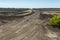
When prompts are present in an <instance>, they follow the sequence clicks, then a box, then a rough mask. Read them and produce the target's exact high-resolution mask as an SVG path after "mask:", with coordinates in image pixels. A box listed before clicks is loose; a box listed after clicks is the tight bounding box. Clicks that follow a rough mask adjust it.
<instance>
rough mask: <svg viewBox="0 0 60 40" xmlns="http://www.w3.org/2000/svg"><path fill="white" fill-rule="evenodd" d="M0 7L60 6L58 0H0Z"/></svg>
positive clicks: (59, 0)
mask: <svg viewBox="0 0 60 40" xmlns="http://www.w3.org/2000/svg"><path fill="white" fill-rule="evenodd" d="M0 8H60V0H0Z"/></svg>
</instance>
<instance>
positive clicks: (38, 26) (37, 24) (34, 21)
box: [0, 11, 60, 40]
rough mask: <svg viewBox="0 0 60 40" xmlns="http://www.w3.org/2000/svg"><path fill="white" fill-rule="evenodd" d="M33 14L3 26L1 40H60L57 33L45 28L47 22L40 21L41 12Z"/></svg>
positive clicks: (0, 31) (0, 33)
mask: <svg viewBox="0 0 60 40" xmlns="http://www.w3.org/2000/svg"><path fill="white" fill-rule="evenodd" d="M33 12H34V13H32V14H31V15H27V16H24V17H22V18H21V17H20V18H16V19H14V20H12V21H10V22H8V23H6V24H4V25H1V26H0V40H60V39H59V38H58V35H57V34H56V33H54V32H53V31H51V30H49V29H47V28H46V27H45V26H44V25H45V23H46V21H47V20H46V19H44V20H43V19H40V17H41V15H40V12H39V11H33ZM42 16H43V15H42Z"/></svg>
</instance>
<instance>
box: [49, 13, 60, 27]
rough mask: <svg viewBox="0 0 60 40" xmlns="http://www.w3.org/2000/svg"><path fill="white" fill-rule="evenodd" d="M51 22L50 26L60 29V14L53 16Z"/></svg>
mask: <svg viewBox="0 0 60 40" xmlns="http://www.w3.org/2000/svg"><path fill="white" fill-rule="evenodd" d="M49 20H50V25H52V26H55V27H60V14H57V15H55V16H53V17H52V18H50V19H49Z"/></svg>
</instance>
